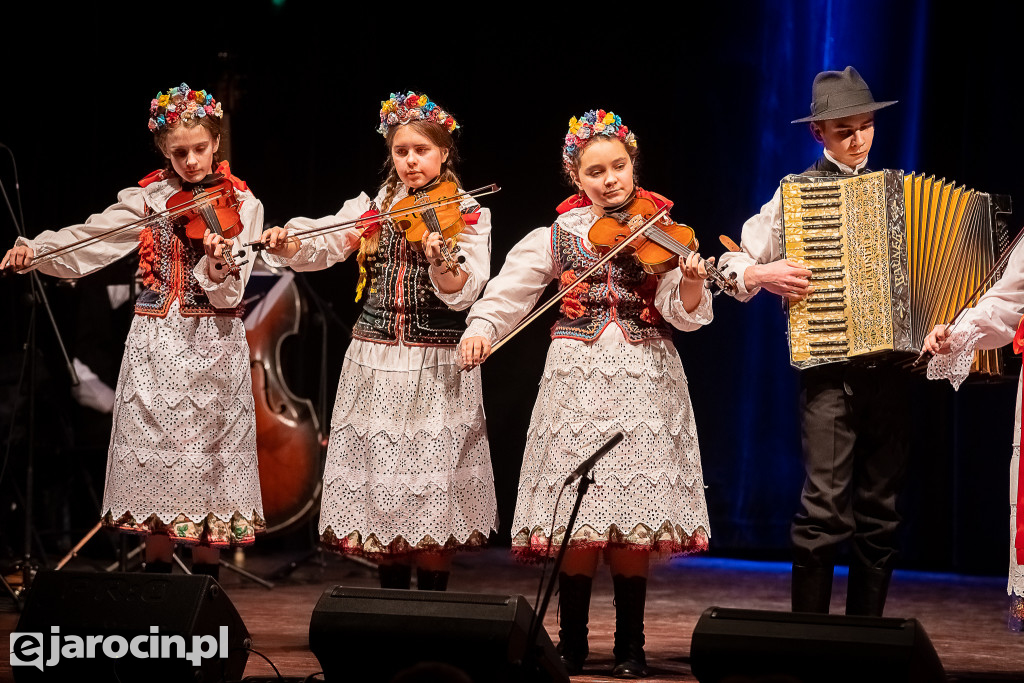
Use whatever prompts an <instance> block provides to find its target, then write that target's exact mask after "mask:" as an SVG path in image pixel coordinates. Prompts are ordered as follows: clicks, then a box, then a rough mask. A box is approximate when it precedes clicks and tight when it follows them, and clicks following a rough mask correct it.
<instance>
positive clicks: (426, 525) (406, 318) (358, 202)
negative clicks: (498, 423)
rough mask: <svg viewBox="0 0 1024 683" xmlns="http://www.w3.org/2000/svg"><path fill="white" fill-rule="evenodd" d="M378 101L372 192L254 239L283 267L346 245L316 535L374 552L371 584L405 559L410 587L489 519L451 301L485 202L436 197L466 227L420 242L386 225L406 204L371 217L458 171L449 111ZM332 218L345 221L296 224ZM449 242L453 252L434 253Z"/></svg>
mask: <svg viewBox="0 0 1024 683" xmlns="http://www.w3.org/2000/svg"><path fill="white" fill-rule="evenodd" d="M381 104H382V108H381V111H380V126H379V128H378V132H380V133H381V134H382V135H383V136H384V139H385V142H386V144H387V149H388V157H387V162H386V170H387V177H386V179H385V181H384V183H383V184H382V185H381V186H380V188H379V190H378V192H377V195H376V197H375V198H374V199H373V200H371V199H370V198H369V197H368V196H367V195H366V194H360V195H359V196H358V197H356V198H355V199H352V200H349V201H348V202H346V203H345V204H344V205H343V206H342V207H341V210H340V211H339V212H338V213H337V215H334V216H327V217H324V218H320V219H316V220H312V219H308V218H294V219H292V220H291V221H289V222H288V224H287V225H285V227H284V228H272V229H270V230H268V231H266V232H265V233H264V234H263V238H262V240H263V242H264V243H265V244H266V245H267V247H268V256H267V260H268V262H270V263H271V264H272V265H288V266H291V267H292V268H294V269H295V270H319V269H322V268H327V267H329V266H331V265H334V264H335V263H337V262H339V261H343V260H345V259H347V258H348V257H349V256H352V255H353V254H355V255H356V260H357V262H358V263H359V268H360V281H359V284H358V286H357V294H356V300H357V301H358V300H359V298H360V297H361V296H362V295H363V293H364V288H365V290H366V291H365V293H366V299H365V303H364V305H363V310H362V313H361V314H360V316H359V319H358V320H357V321H356V324H355V327H354V329H353V340H352V343H351V344H350V345H349V348H348V351H347V352H346V353H345V361H344V364H343V366H342V371H341V379H340V382H339V384H338V394H337V397H336V399H335V405H334V413H333V416H332V418H331V435H330V442H329V445H328V447H327V464H326V467H325V471H324V486H323V500H322V503H321V513H320V524H319V530H320V535H321V540H322V542H323V543H324V544H325V545H327V546H328V547H329V548H332V549H334V550H337V551H339V552H342V553H354V554H365V555H368V556H370V557H372V558H374V559H375V560H377V561H378V563H379V567H378V570H379V575H380V584H381V586H382V587H384V588H409V587H410V582H411V573H412V566H413V565H415V566H416V568H417V585H418V587H419V588H420V589H428V590H445V588H446V587H447V584H448V577H449V571H450V566H451V559H452V555H453V552H454V551H455V550H457V549H461V548H467V547H477V546H481V545H483V544H484V543H485V542H486V540H487V536H488V534H489V533H490V531H491V530H492V529H493V528H494V527H495V526H496V523H497V518H496V517H497V504H496V501H495V496H494V478H493V475H492V473H491V463H490V451H489V448H488V443H487V432H486V426H485V424H484V413H483V402H482V399H481V390H480V374H479V371H476V372H471V373H462V372H460V371H459V366H458V364H457V362H456V361H457V349H456V345H457V344H458V341H459V337H460V335H461V334H462V332H463V330H465V316H466V314H465V312H464V311H465V310H466V309H467V308H469V306H470V304H472V303H473V301H474V300H476V298H477V296H478V295H479V294H480V291H481V290H482V289H483V286H484V283H486V282H487V278H488V276H489V275H490V231H491V222H490V212H489V211H488V210H487V209H484V208H481V207H480V205H479V204H478V203H477V202H476V201H474V200H472V199H470V198H465V197H462V196H461V192H460V191H458V190H454V191H453V193H452V195H453V199H454V201H455V203H454V204H451V205H449V206H448V208H451V206H455V207H458V208H457V210H456V211H455V213H456V216H457V217H460V218H461V219H462V222H464V223H465V230H464V231H463V232H462V233H461V234H460V235H458V236H457V237H455V238H452V239H450V240H447V241H446V240H444V239H443V238H442V237H441V235H440V234H438V233H436V232H435V233H429V234H427V235H426V236H424V237H422V238H421V239H420V244H421V247H420V248H414V247H415V246H416V245H414V244H413V243H412V242H410V241H409V239H407V238H406V234H405V233H403V232H402V231H401V230H400V229H398V228H399V227H404V226H405V224H406V221H409V222H413V221H414V220H415V216H412V215H410V214H403V215H396V216H394V219H393V220H392V219H391V218H390V217H384V218H377V219H375V218H374V216H376V215H378V214H379V213H381V212H387V211H389V210H393V209H394V208H395V207H396V206H397V205H404V204H407V203H411V201H412V200H409V201H406V200H407V198H408V197H409V195H410V194H413V195H414V196H418V195H420V193H424V192H428V191H430V190H431V189H432V188H437V187H439V186H440V184H441V183H445V182H447V183H452V187H453V188H454V186H455V184H457V183H458V177H457V176H456V174H455V170H454V165H455V161H456V150H455V144H454V141H453V139H452V132H453V131H454V130H455V129H456V128H457V127H458V126H457V124H456V122H455V119H454V118H452V117H451V115H450V114H448V113H447V112H446V111H445V110H444V109H442V108H441V107H439V106H438V105H436V104H435V103H434V102H432V101H430V100H429V99H428V98H427V96H426V95H422V94H417V93H413V92H409V93H404V94H402V93H398V94H392V95H391V97H390V99H388V100H387V101H385V102H382V103H381ZM438 211H439V212H440V208H439V209H438ZM359 218H363V220H362V221H357V219H359ZM351 223H355V224H354V225H351ZM336 224H350V225H349V227H345V228H344V229H339V230H337V231H333V232H328V233H327V234H320V235H317V236H315V237H311V238H308V239H305V238H303V237H302V231H303V230H310V229H315V228H324V227H326V226H334V225H336ZM456 242H457V246H458V249H459V251H458V254H459V255H461V256H463V257H464V260H463V261H462V263H457V262H446V258H445V253H444V252H446V251H447V250H448V249H449V248H454V247H455V243H456ZM448 261H451V259H448Z"/></svg>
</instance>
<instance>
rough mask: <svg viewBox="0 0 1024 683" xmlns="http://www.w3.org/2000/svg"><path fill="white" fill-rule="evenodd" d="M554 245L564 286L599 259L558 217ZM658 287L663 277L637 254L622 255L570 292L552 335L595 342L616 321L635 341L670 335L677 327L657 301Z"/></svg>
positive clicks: (667, 337)
mask: <svg viewBox="0 0 1024 683" xmlns="http://www.w3.org/2000/svg"><path fill="white" fill-rule="evenodd" d="M551 249H552V253H553V254H554V255H555V260H556V261H557V262H558V263H560V264H561V273H562V275H561V278H560V283H559V289H565V287H566V286H567V285H568V284H569V283H570V282H572V281H574V280H575V279H576V274H577V273H582V272H583V271H585V270H586V269H587V268H589V267H590V266H592V265H593V264H594V263H595V262H597V260H598V258H599V256H598V255H597V254H595V253H594V252H593V251H591V250H590V248H589V247H588V246H587V244H586V242H585V241H584V240H583V238H581V237H577V236H576V235H574V234H572V233H571V232H569V231H568V230H566V229H564V228H562V227H561V225H559V223H558V222H557V221H556V222H555V225H554V226H553V227H552V229H551ZM657 291H658V278H657V277H656V276H654V275H650V274H649V273H646V272H645V271H644V269H643V268H642V267H641V266H640V264H639V263H637V261H636V259H635V258H633V257H632V256H622V255H620V256H616V257H615V258H613V259H612V260H611V261H610V262H609V263H607V264H605V265H604V266H603V267H602V268H601V269H600V270H598V271H597V272H596V273H594V274H593V275H591V276H590V277H589V278H587V279H586V280H585V281H584V282H581V283H580V284H578V285H576V286H575V287H574V288H573V291H572V292H570V293H569V294H566V295H565V298H563V299H562V303H561V307H560V309H559V310H560V311H561V313H562V317H561V318H559V319H558V321H557V322H555V324H554V326H553V327H552V328H551V337H552V339H556V338H559V337H562V338H566V339H580V340H582V341H593V340H594V339H597V337H598V335H600V334H601V331H602V330H604V328H605V327H607V326H608V325H610V324H613V323H614V324H616V325H618V326H619V328H620V329H621V330H622V333H623V335H624V336H625V337H626V339H627V340H629V342H631V343H637V342H641V341H644V340H646V339H670V338H671V337H672V332H671V331H670V330H669V327H668V324H667V323H666V322H665V320H664V318H662V317H661V314H660V313H659V312H658V309H657V308H655V306H654V295H655V293H656V292H657Z"/></svg>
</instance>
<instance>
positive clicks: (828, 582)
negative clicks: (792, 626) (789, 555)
mask: <svg viewBox="0 0 1024 683" xmlns="http://www.w3.org/2000/svg"><path fill="white" fill-rule="evenodd" d="M834 573H835V572H834V568H833V567H832V565H826V566H818V567H805V566H803V565H800V564H796V563H793V611H794V612H815V613H817V614H828V606H829V603H830V602H831V601H832V575H833V574H834Z"/></svg>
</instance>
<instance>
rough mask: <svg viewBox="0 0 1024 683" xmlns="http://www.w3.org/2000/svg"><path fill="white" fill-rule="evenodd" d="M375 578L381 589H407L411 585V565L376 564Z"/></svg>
mask: <svg viewBox="0 0 1024 683" xmlns="http://www.w3.org/2000/svg"><path fill="white" fill-rule="evenodd" d="M377 576H378V577H379V578H380V587H381V588H403V589H405V590H408V589H409V586H410V585H411V584H412V565H411V564H378V565H377Z"/></svg>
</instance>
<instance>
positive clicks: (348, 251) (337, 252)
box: [263, 192, 370, 270]
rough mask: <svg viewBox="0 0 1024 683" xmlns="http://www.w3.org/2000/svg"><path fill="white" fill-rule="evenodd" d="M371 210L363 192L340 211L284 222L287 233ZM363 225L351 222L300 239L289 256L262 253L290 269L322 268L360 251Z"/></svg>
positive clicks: (293, 232) (272, 261) (336, 221)
mask: <svg viewBox="0 0 1024 683" xmlns="http://www.w3.org/2000/svg"><path fill="white" fill-rule="evenodd" d="M369 209H370V198H369V197H368V196H367V195H366V193H365V192H361V193H359V196H358V197H356V198H355V199H350V200H348V201H347V202H345V204H344V205H342V207H341V210H339V211H338V213H336V214H334V215H333V216H324V217H323V218H304V217H301V216H300V217H298V218H293V219H291V220H290V221H288V222H287V223H286V224H285V226H284V227H285V229H286V230H287V231H288V234H289V235H293V234H295V233H297V232H301V231H303V230H312V229H314V228H323V227H327V226H331V225H336V224H338V223H344V222H346V221H355V220H357V219H358V218H359V217H360V216H362V215H363V214H364V213H366V212H367V211H368V210H369ZM362 230H363V229H362V228H361V227H358V226H355V225H352V226H351V227H348V228H341V229H339V230H335V231H333V232H328V233H326V234H323V235H317V236H316V237H311V238H308V239H304V240H302V246H301V247H300V248H299V250H298V251H297V252H295V254H294V255H293V256H292V257H291V258H281V257H280V256H274V255H273V254H271V253H270V252H268V251H264V252H263V259H264V260H265V261H266V262H267V263H269V264H270V265H272V266H274V267H276V268H281V267H284V266H287V267H289V268H291V269H293V270H323V269H324V268H329V267H331V266H333V265H334V264H335V263H339V262H341V261H344V260H345V259H347V258H348V257H349V256H351V255H352V254H353V253H355V252H356V251H358V250H359V236H360V234H361V233H362Z"/></svg>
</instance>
